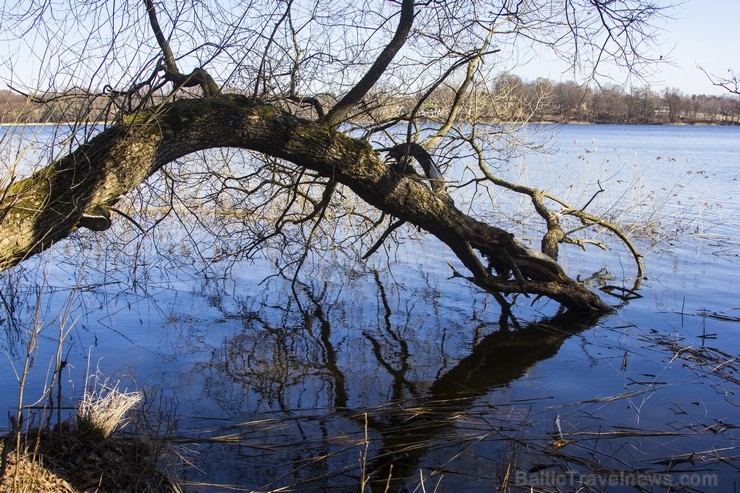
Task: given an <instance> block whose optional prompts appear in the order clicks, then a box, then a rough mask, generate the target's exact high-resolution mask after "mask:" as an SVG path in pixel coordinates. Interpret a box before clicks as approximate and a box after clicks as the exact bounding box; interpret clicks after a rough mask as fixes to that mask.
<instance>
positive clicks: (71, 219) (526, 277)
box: [0, 94, 610, 311]
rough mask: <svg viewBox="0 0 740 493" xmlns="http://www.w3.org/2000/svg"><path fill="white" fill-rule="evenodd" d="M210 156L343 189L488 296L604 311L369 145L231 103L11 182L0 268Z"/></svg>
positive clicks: (159, 121)
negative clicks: (315, 177)
mask: <svg viewBox="0 0 740 493" xmlns="http://www.w3.org/2000/svg"><path fill="white" fill-rule="evenodd" d="M216 147H235V148H242V149H249V150H252V151H257V152H262V153H265V154H268V155H270V156H273V157H276V158H281V159H285V160H287V161H290V162H293V163H295V164H297V165H299V166H303V167H305V168H308V169H311V170H314V171H316V172H318V173H320V174H321V175H323V176H325V177H328V178H330V179H332V180H334V181H336V182H338V183H342V184H344V185H346V186H348V187H349V188H350V189H352V190H353V191H354V192H355V193H356V194H357V195H358V196H359V197H360V198H362V199H363V200H365V201H366V202H368V203H369V204H371V205H373V206H375V207H377V208H378V209H380V210H382V211H384V212H386V213H388V214H391V215H393V216H396V217H398V218H400V219H403V220H405V221H407V222H409V223H412V224H414V225H416V226H418V227H420V228H423V229H424V230H426V231H428V232H430V233H431V234H433V235H435V236H436V237H438V238H439V239H440V240H442V241H443V242H444V243H445V244H447V245H448V246H449V247H450V248H451V249H452V251H453V252H454V253H455V255H456V256H457V257H458V258H459V259H460V260H461V261H462V263H463V264H464V265H465V267H466V268H467V269H468V270H469V271H470V277H468V279H469V280H470V281H471V282H473V283H475V284H476V285H478V286H480V287H481V288H483V289H485V290H487V291H489V292H494V293H525V294H533V295H544V296H548V297H550V298H552V299H554V300H557V301H558V302H560V303H562V304H563V305H564V306H566V307H568V308H570V309H575V310H582V311H607V310H609V309H610V307H609V305H607V304H606V303H604V302H603V301H602V300H601V298H599V296H597V295H596V294H595V293H593V292H591V291H590V290H588V289H586V288H585V287H584V286H583V285H582V284H580V283H578V282H576V281H574V280H573V279H571V278H569V277H568V276H567V275H566V274H565V272H564V271H563V270H562V269H561V268H560V266H559V265H558V264H557V263H556V262H555V261H553V260H552V259H550V258H548V257H547V256H545V255H543V254H540V253H539V252H537V251H535V250H532V249H530V248H528V247H526V246H524V245H523V244H521V243H519V242H517V241H516V240H515V239H514V237H513V236H512V235H511V234H510V233H508V232H506V231H504V230H502V229H500V228H497V227H494V226H491V225H488V224H486V223H483V222H481V221H478V220H476V219H474V218H471V217H469V216H467V215H466V214H464V213H463V212H461V211H460V210H458V209H457V208H455V206H454V205H453V204H452V202H451V201H449V200H447V199H446V198H445V197H444V196H443V195H439V194H435V193H433V192H432V191H431V190H430V189H429V188H427V187H426V186H425V185H423V184H422V183H419V182H418V181H416V180H413V179H410V178H408V177H405V176H402V175H400V174H398V173H397V172H396V171H394V170H393V168H392V167H390V166H388V165H386V163H384V162H383V160H382V159H381V158H380V157H379V155H378V154H377V153H376V152H375V151H373V149H372V148H371V147H370V146H369V145H368V144H367V143H365V142H363V141H359V140H356V139H353V138H350V137H348V136H346V135H344V134H342V133H340V132H338V131H336V130H335V129H333V128H332V127H331V126H329V125H328V124H326V123H322V122H316V121H308V120H303V119H300V118H297V117H295V116H293V115H291V114H289V113H286V112H284V111H282V110H280V109H279V108H276V107H275V106H272V105H268V104H265V103H261V102H259V101H257V100H253V99H249V98H247V97H244V96H240V95H233V94H232V95H222V96H218V97H214V98H205V99H195V100H180V101H176V102H173V103H170V104H167V105H164V106H161V107H157V108H155V109H152V110H150V111H144V112H139V113H136V114H132V115H129V116H128V117H126V118H124V121H123V123H121V124H119V125H115V126H112V127H110V128H108V129H106V130H105V131H103V132H102V133H101V134H99V135H98V136H96V137H95V138H93V139H92V140H90V142H88V143H86V144H84V145H82V146H80V147H79V148H78V149H76V150H75V151H74V152H73V153H71V154H69V155H67V156H65V157H63V158H61V159H59V160H58V161H55V162H53V163H52V164H50V165H49V166H47V167H46V168H44V169H43V170H41V171H39V172H37V173H35V174H34V175H33V176H31V177H30V178H27V179H25V180H22V181H19V182H17V183H14V184H13V185H12V186H11V187H10V188H9V189H7V190H6V191H5V192H4V194H2V195H0V270H2V269H7V268H9V267H11V266H13V265H16V264H18V263H19V262H21V261H23V260H24V259H26V258H28V257H29V256H30V255H34V254H36V253H38V252H41V251H43V250H45V249H47V248H49V247H50V246H51V245H53V244H54V243H55V242H57V241H59V240H61V239H63V238H65V237H66V236H68V235H69V234H70V233H71V232H72V231H74V230H75V229H77V228H78V227H79V226H80V220H81V218H82V216H83V213H86V212H87V213H89V212H90V211H94V210H99V209H100V208H101V207H102V208H105V207H108V206H112V205H113V204H115V202H116V201H117V200H118V198H119V197H120V196H121V195H123V194H125V193H127V192H129V191H131V190H132V189H134V188H135V187H136V186H138V185H139V184H140V183H142V182H143V181H144V180H145V179H146V178H147V177H149V176H151V175H152V174H153V173H154V172H155V171H157V170H158V169H159V168H161V167H162V166H163V165H165V164H167V163H169V162H171V161H173V160H175V159H177V158H179V157H182V156H185V155H187V154H190V153H192V152H195V151H199V150H204V149H209V148H216ZM476 252H477V253H476ZM481 257H482V258H484V259H486V260H487V261H488V263H489V265H493V266H495V270H496V272H495V273H494V271H493V270H492V269H491V267H490V266H487V265H484V263H483V262H482V260H481Z"/></svg>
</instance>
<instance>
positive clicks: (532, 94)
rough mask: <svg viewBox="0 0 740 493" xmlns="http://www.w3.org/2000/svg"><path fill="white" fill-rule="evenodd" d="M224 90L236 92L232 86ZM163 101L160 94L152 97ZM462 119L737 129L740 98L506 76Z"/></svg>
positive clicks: (107, 109) (9, 117) (43, 106)
mask: <svg viewBox="0 0 740 493" xmlns="http://www.w3.org/2000/svg"><path fill="white" fill-rule="evenodd" d="M224 92H235V91H230V90H229V89H228V88H226V89H224ZM148 97H152V96H151V95H149V96H148ZM164 97H165V96H164V95H159V96H158V97H157V96H156V95H155V96H154V99H161V98H164ZM454 98H455V90H454V88H453V87H452V86H441V87H439V88H437V89H436V90H435V91H434V92H433V93H432V94H431V95H429V97H427V98H426V99H425V100H424V102H423V103H421V105H418V104H417V103H418V101H419V98H417V97H416V96H415V95H409V96H402V97H399V96H398V95H390V94H384V93H383V92H382V91H381V92H378V91H376V92H375V93H374V94H372V95H370V98H369V99H371V100H372V108H370V109H369V111H368V112H367V113H366V114H365V115H364V116H363V118H367V117H368V116H371V117H372V118H373V119H376V120H384V119H388V118H393V117H397V116H398V115H402V114H404V113H406V114H408V113H410V112H412V111H416V116H417V117H422V118H426V119H427V120H437V119H439V120H443V118H444V116H445V115H446V114H447V113H448V111H449V108H450V106H451V105H452V103H453V101H454ZM115 99H116V98H114V97H111V95H108V94H105V93H93V92H90V91H86V90H82V89H71V90H68V91H65V92H59V93H47V94H43V95H24V94H21V93H19V92H17V91H12V90H9V89H7V90H0V124H4V125H7V124H28V123H62V122H67V121H79V120H80V119H81V118H82V119H85V120H87V121H107V120H108V119H109V118H108V115H109V114H111V110H114V108H113V106H115V103H114V100H115ZM319 99H325V100H326V103H327V104H328V105H331V104H332V103H334V102H335V101H336V98H335V97H333V96H331V95H326V94H325V95H321V96H320V98H319ZM417 106H418V107H417ZM461 113H462V116H463V118H464V119H467V120H468V121H477V122H486V121H487V122H491V123H498V122H532V123H615V124H711V125H738V124H740V97H738V96H737V95H733V94H728V95H722V96H715V95H688V94H683V93H682V92H681V91H679V90H678V89H674V88H667V89H664V90H663V91H661V92H656V91H653V90H651V89H650V87H649V86H643V87H639V88H633V89H631V90H629V91H627V90H625V89H624V88H623V87H622V86H619V85H608V86H600V87H597V88H592V87H589V86H585V85H580V84H577V83H576V82H572V81H568V82H552V81H550V80H547V79H537V80H536V81H533V82H527V81H524V80H522V79H521V78H520V77H518V76H516V75H511V74H504V75H501V76H499V77H497V78H496V79H495V80H494V81H493V82H492V83H491V84H489V85H486V86H484V88H483V89H479V90H478V91H476V92H472V93H471V94H469V95H468V98H467V100H466V101H465V103H464V107H463V111H462V112H461Z"/></svg>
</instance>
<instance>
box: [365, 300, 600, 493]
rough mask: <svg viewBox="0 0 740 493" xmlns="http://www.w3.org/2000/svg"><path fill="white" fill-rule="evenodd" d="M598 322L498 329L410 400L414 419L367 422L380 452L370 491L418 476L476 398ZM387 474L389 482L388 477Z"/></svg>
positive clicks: (564, 320)
mask: <svg viewBox="0 0 740 493" xmlns="http://www.w3.org/2000/svg"><path fill="white" fill-rule="evenodd" d="M597 321H598V317H594V316H590V317H588V316H584V315H583V314H573V313H563V314H559V315H556V316H554V317H550V318H547V319H544V320H542V321H538V322H533V323H530V324H528V325H526V326H525V327H522V328H520V329H518V330H514V331H511V330H508V329H507V328H506V327H502V328H500V329H499V331H498V332H494V333H492V334H489V335H488V336H486V337H485V338H483V339H482V340H481V341H480V342H479V343H478V344H477V345H476V346H475V348H474V349H473V351H472V353H471V354H470V355H468V356H466V357H465V358H463V359H462V360H460V361H459V362H458V363H457V364H456V365H455V366H454V367H453V368H451V369H450V370H449V371H447V372H445V373H444V374H443V375H441V376H440V377H439V378H437V379H436V380H435V381H434V382H432V384H431V386H430V387H429V389H428V391H427V392H426V393H425V394H424V395H423V396H421V397H420V398H419V399H418V400H416V402H414V403H407V404H406V405H410V407H412V409H413V410H412V412H413V413H414V416H413V417H409V416H408V414H407V413H404V414H405V415H395V416H394V415H393V414H391V415H390V416H389V418H388V419H387V420H378V419H373V420H371V421H369V422H368V426H369V427H370V428H372V429H373V430H374V431H376V432H378V433H379V434H380V436H381V437H382V438H381V441H382V446H381V451H380V453H379V454H378V455H376V457H374V458H373V459H372V460H371V462H370V464H369V466H368V471H372V475H373V477H374V478H375V480H374V481H372V483H371V485H372V487H373V488H372V489H373V491H388V488H389V485H390V489H391V490H395V489H397V488H399V487H402V485H403V484H404V483H405V482H406V481H407V480H409V479H412V478H415V477H417V476H418V475H419V467H420V465H421V463H422V461H423V458H424V456H425V455H426V453H427V452H428V449H429V447H428V446H427V445H426V444H434V443H435V442H437V438H438V437H445V436H448V435H449V433H448V431H449V430H448V429H449V428H450V426H452V425H453V424H454V423H455V422H456V421H458V420H460V419H461V418H464V414H465V413H466V412H467V411H469V410H470V409H471V408H473V407H474V406H475V405H476V399H477V398H479V397H481V396H484V395H486V394H488V393H490V392H491V391H493V390H494V389H496V388H497V387H504V386H506V385H507V384H509V383H511V382H513V381H514V380H516V379H518V378H520V377H521V376H523V375H524V374H525V372H526V371H527V369H529V368H531V367H532V366H533V365H535V364H536V363H538V362H540V361H543V360H546V359H548V358H550V357H552V356H554V355H555V354H556V353H557V351H558V349H559V348H560V346H561V345H562V343H563V342H564V341H565V340H566V339H568V338H569V337H571V336H572V335H575V334H577V333H579V332H581V331H583V330H586V329H588V328H590V327H593V325H594V324H595V323H596V322H597ZM389 478H391V480H390V481H389Z"/></svg>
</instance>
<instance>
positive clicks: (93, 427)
mask: <svg viewBox="0 0 740 493" xmlns="http://www.w3.org/2000/svg"><path fill="white" fill-rule="evenodd" d="M142 398H143V395H142V394H141V393H140V392H125V391H124V392H121V391H120V390H118V384H116V385H114V386H108V385H105V384H103V385H101V386H100V388H99V389H98V390H92V391H86V392H85V395H84V396H83V397H82V400H81V401H80V404H79V405H78V408H77V431H78V432H80V433H90V434H92V435H94V436H99V437H101V438H108V437H109V436H111V435H112V434H113V432H114V431H116V429H117V428H120V427H123V426H125V425H126V423H127V419H126V415H127V414H128V412H129V411H130V410H131V409H133V408H134V407H136V406H137V405H138V404H139V403H140V402H141V400H142Z"/></svg>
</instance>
